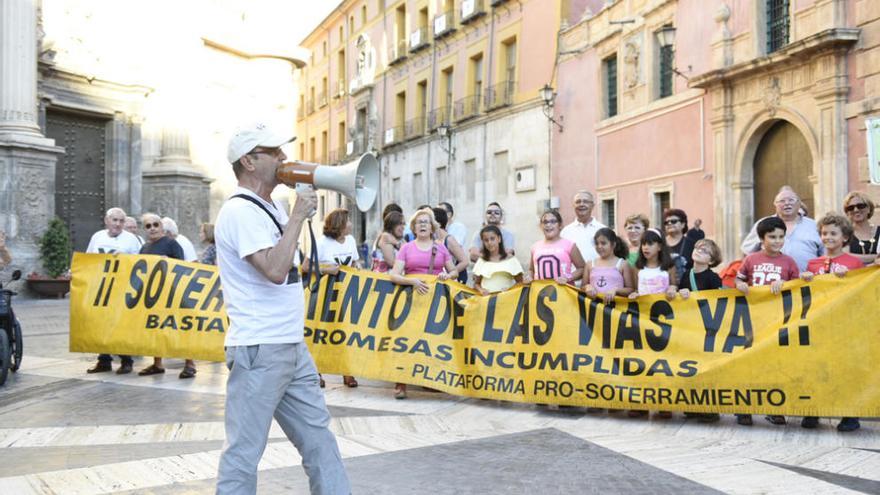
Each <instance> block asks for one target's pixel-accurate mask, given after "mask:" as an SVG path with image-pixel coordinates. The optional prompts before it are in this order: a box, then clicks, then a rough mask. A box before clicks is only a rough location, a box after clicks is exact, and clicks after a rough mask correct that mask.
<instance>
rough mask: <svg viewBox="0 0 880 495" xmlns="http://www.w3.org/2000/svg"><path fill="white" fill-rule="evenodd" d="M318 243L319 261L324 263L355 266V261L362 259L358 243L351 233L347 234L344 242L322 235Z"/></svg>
mask: <svg viewBox="0 0 880 495" xmlns="http://www.w3.org/2000/svg"><path fill="white" fill-rule="evenodd" d="M317 244H318V263H320V264H322V265H331V264H335V265H339V266H343V265H344V266H354V262H355V261H357V260H359V259H360V254H358V250H357V243H356V242H355V240H354V237H352V236H350V235H347V236H345V241H344V242H342V243H340V242H338V241H337V240H336V239H333V238H332V237H327V236H326V235H322V236H321V238H320V239H318V243H317Z"/></svg>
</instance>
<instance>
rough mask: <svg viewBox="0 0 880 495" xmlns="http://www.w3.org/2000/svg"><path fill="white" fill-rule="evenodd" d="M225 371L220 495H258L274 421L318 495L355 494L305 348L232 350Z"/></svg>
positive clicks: (283, 346)
mask: <svg viewBox="0 0 880 495" xmlns="http://www.w3.org/2000/svg"><path fill="white" fill-rule="evenodd" d="M226 366H227V367H228V368H229V370H230V373H229V380H228V381H227V382H226V442H225V444H224V447H223V454H222V456H221V457H220V469H219V473H218V475H217V493H218V494H236V495H238V494H252V493H256V492H257V465H258V464H259V462H260V458H261V457H262V456H263V451H264V450H265V449H266V442H267V440H268V437H269V428H270V427H271V425H272V417H273V416H274V417H275V419H276V420H277V421H278V424H280V425H281V428H282V429H283V430H284V433H285V435H287V438H289V439H290V441H291V442H293V445H294V446H295V447H296V448H297V450H298V451H299V453H300V455H301V456H302V466H303V468H304V469H305V471H306V474H307V475H308V477H309V488H310V489H311V492H312V493H313V494H322V495H323V494H328V495H329V494H332V495H336V494H340V495H348V494H349V493H351V487H350V486H349V483H348V476H347V475H346V473H345V466H344V465H343V464H342V457H341V456H340V455H339V447H338V446H337V445H336V437H335V436H334V435H333V433H332V432H331V431H330V429H329V428H328V425H329V424H330V413H329V412H328V411H327V406H326V405H325V404H324V394H323V392H322V391H321V388H320V387H319V385H318V371H317V369H316V368H315V362H314V361H313V360H312V356H311V354H309V349H308V347H307V346H306V344H302V343H301V344H262V345H252V346H237V347H227V348H226Z"/></svg>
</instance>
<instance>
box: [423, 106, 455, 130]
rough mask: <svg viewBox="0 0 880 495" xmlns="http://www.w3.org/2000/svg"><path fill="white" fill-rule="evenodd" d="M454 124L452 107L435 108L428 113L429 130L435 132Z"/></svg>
mask: <svg viewBox="0 0 880 495" xmlns="http://www.w3.org/2000/svg"><path fill="white" fill-rule="evenodd" d="M451 123H452V107H451V106H445V107H440V108H435V109H433V110H431V111H430V112H428V130H431V131H433V130H434V129H436V128H438V127H440V126H441V125H449V124H451Z"/></svg>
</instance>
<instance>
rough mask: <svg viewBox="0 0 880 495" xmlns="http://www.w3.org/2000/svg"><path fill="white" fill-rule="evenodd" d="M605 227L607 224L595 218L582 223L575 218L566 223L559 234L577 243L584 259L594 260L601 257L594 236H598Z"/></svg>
mask: <svg viewBox="0 0 880 495" xmlns="http://www.w3.org/2000/svg"><path fill="white" fill-rule="evenodd" d="M603 227H605V225H603V224H602V223H601V222H599V221H598V220H596V219H595V218H590V222H589V223H580V222H578V221H577V220H575V221H574V222H571V223H570V224H568V225H566V226H565V228H564V229H562V232H560V233H559V236H560V237H562V238H563V239H568V240H569V241H571V242H573V243H575V244H577V247H578V251H580V252H581V257H582V258H583V259H584V261H593V260H595V259H596V258H598V257H599V255H598V253H596V241H595V239H594V237H596V232H598V231H599V229H601V228H603Z"/></svg>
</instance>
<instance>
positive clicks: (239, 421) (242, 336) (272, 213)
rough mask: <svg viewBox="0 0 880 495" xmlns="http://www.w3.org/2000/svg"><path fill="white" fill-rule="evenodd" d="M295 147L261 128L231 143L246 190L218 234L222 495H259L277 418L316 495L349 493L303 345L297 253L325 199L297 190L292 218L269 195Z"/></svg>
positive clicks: (226, 210) (231, 203) (223, 216)
mask: <svg viewBox="0 0 880 495" xmlns="http://www.w3.org/2000/svg"><path fill="white" fill-rule="evenodd" d="M294 139H295V138H287V137H284V136H280V135H278V134H275V133H273V132H272V131H271V130H270V129H269V128H268V127H267V126H266V125H264V124H254V125H250V126H247V127H243V128H241V129H239V130H238V131H237V132H236V133H235V134H234V135H233V136H232V138H231V140H230V141H229V148H228V156H227V158H228V160H229V162H230V163H231V164H232V170H233V172H234V173H235V177H236V179H238V187H237V188H236V190H235V193H234V194H233V195H232V197H230V198H229V199H228V200H227V201H226V202H225V203H224V204H223V207H222V208H221V209H220V213H219V215H218V216H217V222H216V226H215V229H214V238H215V242H216V247H217V260H218V263H217V264H218V267H219V269H220V279H221V282H222V284H223V297H224V300H225V302H226V312H227V314H228V316H229V320H230V325H229V330H228V332H227V334H226V343H225V344H226V365H227V367H228V368H229V379H228V381H227V383H226V420H225V423H226V442H225V445H224V448H223V454H222V456H221V457H220V466H219V473H218V477H217V478H218V479H217V493H224V494H225V493H235V494H241V493H256V490H257V465H258V464H259V462H260V457H262V455H263V450H264V449H265V447H266V441H267V439H268V435H269V427H270V426H271V424H272V418H273V417H274V418H275V419H276V420H277V421H278V423H279V424H280V425H281V428H282V429H283V430H284V433H285V434H286V435H287V437H288V438H289V439H290V441H291V442H293V444H294V446H296V448H297V449H298V450H299V453H300V455H301V456H302V465H303V468H304V469H305V471H306V474H307V475H308V478H309V486H310V489H311V492H312V493H319V494H349V493H350V492H351V488H350V486H349V481H348V476H347V474H346V472H345V466H344V465H343V463H342V458H341V456H340V454H339V448H338V446H337V444H336V437H335V436H334V435H333V433H332V432H331V431H330V430H329V428H328V425H329V423H330V413H329V412H328V411H327V406H326V405H325V403H324V395H323V392H322V391H321V389H320V388H319V386H318V371H317V369H316V368H315V363H314V361H313V360H312V356H311V354H309V350H308V347H307V346H306V344H305V342H304V341H303V325H304V306H305V301H304V296H303V287H302V282H301V281H300V277H299V269H298V267H297V266H296V265H295V254H296V252H297V244H298V239H299V236H300V232H301V230H302V227H303V223H305V222H306V220H307V219H308V218H309V216H311V215H312V214H313V212H314V210H315V205H316V204H317V196H316V195H315V192H314V190H313V189H311V188H306V189H300V188H298V189H297V195H296V203H295V204H294V207H293V211H292V212H291V215H290V217H289V218H288V215H287V212H286V211H284V209H283V208H282V206H281V204H279V203H276V202H274V201H273V200H272V198H271V196H270V195H271V193H272V190H274V189H275V187H276V186H278V185H279V184H281V183H282V180H281V179H280V178H279V171H280V170H281V169H282V168H283V166H284V160H285V159H286V158H287V157H286V156H285V154H284V152H283V151H281V146H283V145H285V144H287V143H289V142H291V141H293V140H294ZM285 183H287V184H288V185H291V184H290V183H289V182H287V181H285ZM308 183H312V181H311V180H310V181H308Z"/></svg>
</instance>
